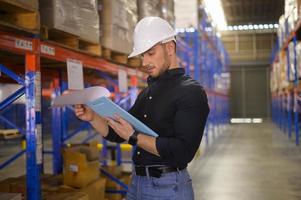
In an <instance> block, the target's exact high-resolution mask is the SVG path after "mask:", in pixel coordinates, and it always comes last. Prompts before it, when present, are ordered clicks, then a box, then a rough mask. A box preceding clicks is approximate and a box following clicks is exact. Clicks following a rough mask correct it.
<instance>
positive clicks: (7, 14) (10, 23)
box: [0, 0, 40, 34]
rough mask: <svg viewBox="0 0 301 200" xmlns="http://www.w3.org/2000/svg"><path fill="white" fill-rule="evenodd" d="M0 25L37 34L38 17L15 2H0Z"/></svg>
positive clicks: (36, 12)
mask: <svg viewBox="0 0 301 200" xmlns="http://www.w3.org/2000/svg"><path fill="white" fill-rule="evenodd" d="M0 25H1V26H2V27H9V28H15V29H17V30H22V31H27V32H30V33H34V34H38V33H39V31H40V15H39V12H38V10H33V9H32V8H28V7H26V6H24V5H23V4H21V3H18V2H17V1H10V0H0Z"/></svg>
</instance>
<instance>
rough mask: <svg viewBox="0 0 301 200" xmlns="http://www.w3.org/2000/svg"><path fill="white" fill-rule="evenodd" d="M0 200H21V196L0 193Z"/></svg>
mask: <svg viewBox="0 0 301 200" xmlns="http://www.w3.org/2000/svg"><path fill="white" fill-rule="evenodd" d="M0 199H1V200H22V195H21V194H17V193H0Z"/></svg>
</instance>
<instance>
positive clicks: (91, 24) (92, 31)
mask: <svg viewBox="0 0 301 200" xmlns="http://www.w3.org/2000/svg"><path fill="white" fill-rule="evenodd" d="M96 3H97V2H96V0H88V1H81V0H64V1H61V0H41V1H40V12H41V24H42V25H45V26H47V27H48V28H54V29H56V30H60V31H63V32H66V33H70V34H72V35H75V36H78V37H79V38H81V39H82V40H84V41H87V42H91V43H99V16H98V12H97V4H96Z"/></svg>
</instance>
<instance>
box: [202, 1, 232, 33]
mask: <svg viewBox="0 0 301 200" xmlns="http://www.w3.org/2000/svg"><path fill="white" fill-rule="evenodd" d="M204 4H205V9H206V10H208V12H209V14H210V16H211V18H212V20H213V22H214V23H215V24H217V28H218V29H219V30H227V22H226V18H225V14H224V10H223V7H222V3H221V0H204Z"/></svg>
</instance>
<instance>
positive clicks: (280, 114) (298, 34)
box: [271, 20, 301, 145]
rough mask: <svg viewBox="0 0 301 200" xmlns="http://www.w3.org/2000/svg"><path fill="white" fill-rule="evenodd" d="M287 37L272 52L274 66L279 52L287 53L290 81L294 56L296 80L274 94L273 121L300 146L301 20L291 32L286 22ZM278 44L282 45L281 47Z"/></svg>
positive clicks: (285, 31)
mask: <svg viewBox="0 0 301 200" xmlns="http://www.w3.org/2000/svg"><path fill="white" fill-rule="evenodd" d="M284 28H285V30H283V31H284V33H285V36H284V37H283V38H278V40H279V42H277V45H276V46H275V49H274V50H273V52H272V59H271V61H272V64H273V63H277V62H279V54H278V53H279V52H285V53H286V56H287V66H286V67H287V69H286V72H287V74H286V78H287V80H290V74H291V72H290V70H291V69H290V64H291V63H290V59H289V57H290V54H293V56H294V60H293V62H294V63H293V66H294V80H292V81H290V82H289V86H287V87H286V88H283V89H282V90H281V91H280V90H278V91H277V92H275V93H273V94H272V105H271V106H272V120H273V122H274V123H276V124H277V125H278V126H279V128H280V129H281V130H282V131H283V133H285V134H286V133H287V136H288V139H289V140H292V139H293V133H295V135H294V142H295V144H296V145H299V144H300V125H299V124H300V116H299V115H300V103H301V99H300V91H301V87H300V85H299V77H298V67H297V52H296V45H297V41H299V40H301V20H298V22H297V23H296V26H295V28H294V29H293V30H292V31H291V32H289V31H288V24H287V21H286V25H285V27H284ZM290 42H293V45H294V48H293V52H291V51H290V49H289V48H288V46H289V44H290ZM278 44H282V46H281V47H279V46H278Z"/></svg>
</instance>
